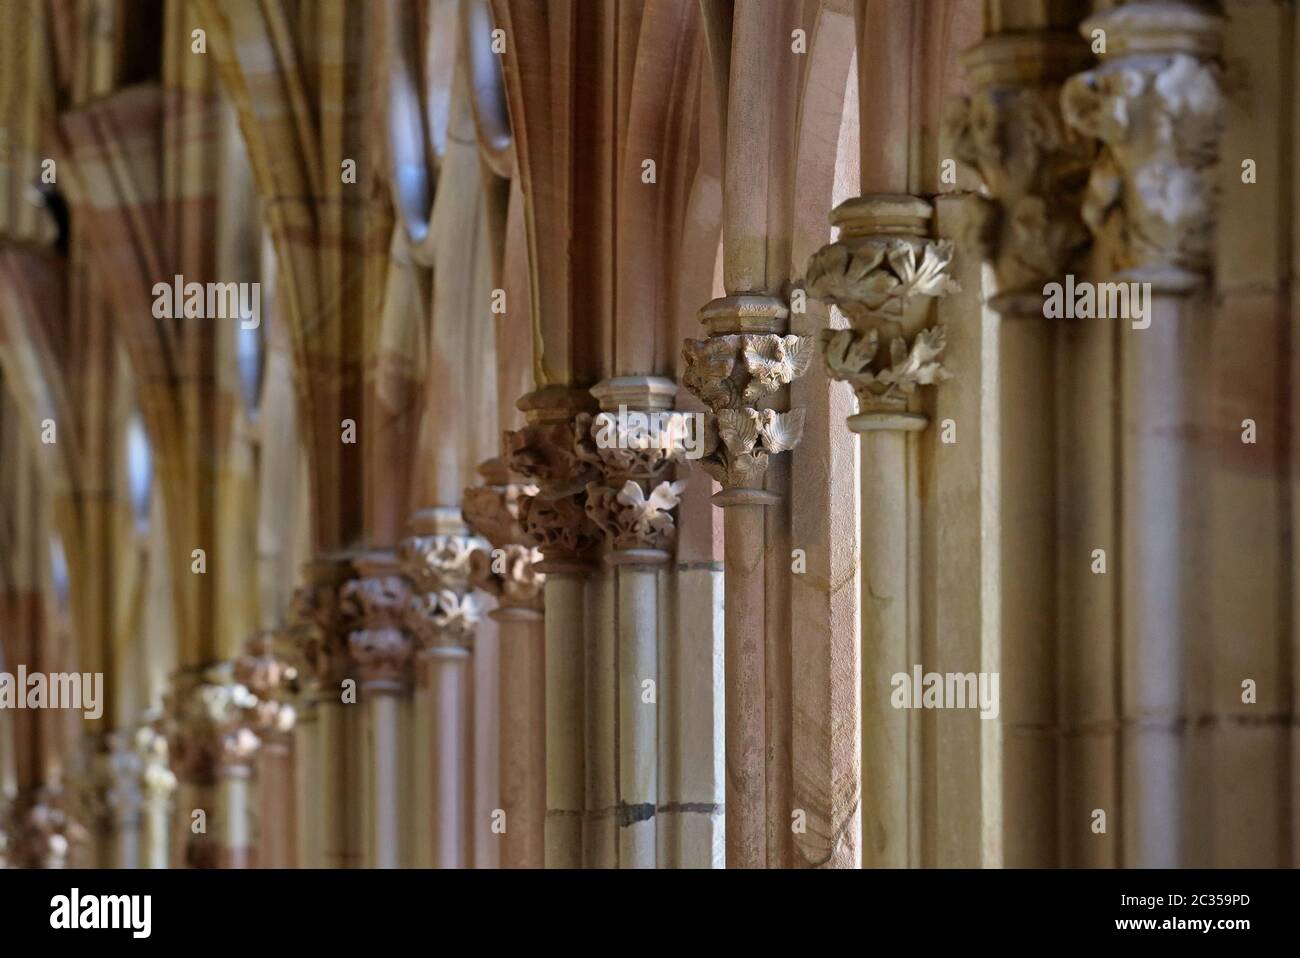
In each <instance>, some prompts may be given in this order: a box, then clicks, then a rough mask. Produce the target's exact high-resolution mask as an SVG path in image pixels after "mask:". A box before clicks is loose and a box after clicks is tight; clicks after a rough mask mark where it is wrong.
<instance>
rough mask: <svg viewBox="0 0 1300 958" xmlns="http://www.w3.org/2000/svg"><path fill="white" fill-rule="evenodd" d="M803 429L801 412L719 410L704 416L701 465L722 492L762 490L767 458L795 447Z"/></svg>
mask: <svg viewBox="0 0 1300 958" xmlns="http://www.w3.org/2000/svg"><path fill="white" fill-rule="evenodd" d="M803 427H804V411H803V410H802V409H792V410H790V411H789V412H784V413H782V412H777V411H775V410H773V409H753V408H751V407H748V406H746V407H744V408H741V409H720V410H718V412H717V414H716V415H714V416H707V417H705V429H704V455H703V457H702V458H701V459H700V466H701V468H703V469H704V471H705V472H707V473H708V474H709V475H710V476H712V477H713V478H714V479H716V480H717V481H718V483H719V484H720V485H721V486H722V487H723V488H724V489H761V488H762V486H763V477H764V476H765V475H766V473H767V458H768V456H769V455H772V454H774V453H781V452H788V451H789V450H791V449H793V448H794V447H795V446H797V445H798V444H799V440H800V439H801V438H803Z"/></svg>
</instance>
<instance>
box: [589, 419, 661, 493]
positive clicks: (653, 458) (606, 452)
mask: <svg viewBox="0 0 1300 958" xmlns="http://www.w3.org/2000/svg"><path fill="white" fill-rule="evenodd" d="M650 415H657V414H647V413H643V412H640V411H633V412H631V413H625V414H624V415H623V416H622V417H620V416H619V415H618V414H616V413H609V412H602V413H598V414H597V415H595V416H593V415H591V414H590V413H585V412H584V413H579V414H578V415H577V417H576V418H575V420H574V426H575V431H576V437H575V443H577V445H578V446H579V448H580V449H581V450H582V453H581V455H582V457H583V459H584V461H587V462H590V463H592V464H593V465H596V466H598V467H599V468H600V471H601V472H602V473H604V474H605V475H606V476H609V477H613V476H617V477H633V476H636V477H639V478H646V479H652V478H655V477H657V476H659V475H660V474H661V473H663V471H664V470H665V469H667V468H668V467H669V466H670V465H671V464H672V463H673V462H674V461H676V460H677V459H679V458H680V457H681V453H682V448H683V447H682V443H681V439H682V437H681V436H679V435H676V434H675V433H673V432H671V431H670V430H666V431H665V432H666V438H667V439H668V440H669V441H667V442H665V441H662V440H660V436H659V434H653V435H652V433H651V430H650V428H649V416H650ZM642 419H644V420H645V423H646V427H645V428H642V426H641V420H642Z"/></svg>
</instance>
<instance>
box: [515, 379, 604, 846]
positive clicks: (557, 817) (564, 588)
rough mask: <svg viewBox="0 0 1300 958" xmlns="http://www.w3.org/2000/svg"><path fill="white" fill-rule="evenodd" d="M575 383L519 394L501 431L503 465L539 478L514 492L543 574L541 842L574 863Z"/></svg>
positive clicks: (584, 567)
mask: <svg viewBox="0 0 1300 958" xmlns="http://www.w3.org/2000/svg"><path fill="white" fill-rule="evenodd" d="M592 405H593V403H592V398H591V395H590V394H589V393H588V392H587V391H586V390H582V389H576V388H568V387H563V386H548V387H544V388H542V389H539V390H537V391H535V392H532V393H529V394H528V395H527V396H524V397H523V398H522V399H521V400H520V401H519V408H520V409H522V410H523V411H524V413H525V416H526V419H527V425H526V426H525V427H524V428H523V429H520V430H516V431H513V432H507V433H506V435H505V445H506V453H505V464H506V467H507V468H508V469H509V470H510V471H511V472H513V473H515V474H517V475H520V476H523V477H524V478H526V479H529V480H531V481H534V482H536V483H537V484H538V486H539V492H538V493H537V495H535V496H531V497H525V498H523V499H521V501H520V506H519V521H520V524H521V525H522V526H523V529H524V531H525V532H526V533H527V534H528V536H529V538H530V539H531V540H532V541H534V542H536V543H537V545H538V547H539V548H540V549H541V553H542V562H540V563H538V564H537V569H538V570H539V571H541V572H544V573H545V574H546V586H545V603H546V610H547V616H546V664H545V669H544V673H545V676H546V694H545V701H546V849H545V865H546V867H547V868H580V867H582V864H583V816H584V811H585V809H586V808H587V798H586V788H587V785H586V783H587V767H586V765H587V763H586V749H585V740H586V735H585V713H586V706H585V693H586V681H585V649H586V647H587V629H588V615H587V608H586V606H587V599H586V592H587V589H586V583H587V579H588V577H589V576H590V575H591V573H592V572H593V569H594V567H593V564H592V561H591V555H592V553H593V551H594V550H595V549H596V547H597V546H598V545H599V544H600V530H599V529H598V528H597V527H596V526H595V524H594V523H592V521H591V519H590V518H589V517H588V516H587V512H586V500H587V492H586V483H587V482H588V481H589V480H590V479H592V478H594V473H593V470H592V469H591V468H590V465H589V464H588V463H585V462H583V461H582V460H581V458H580V457H579V456H578V454H577V452H576V451H575V448H574V441H575V437H576V434H577V430H576V427H575V425H574V417H575V415H576V414H577V413H579V412H589V411H591V406H592Z"/></svg>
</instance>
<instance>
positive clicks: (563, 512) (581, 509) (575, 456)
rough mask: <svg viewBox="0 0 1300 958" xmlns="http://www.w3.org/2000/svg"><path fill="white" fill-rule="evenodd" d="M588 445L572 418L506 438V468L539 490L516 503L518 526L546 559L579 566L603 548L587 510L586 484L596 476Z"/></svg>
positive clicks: (516, 432)
mask: <svg viewBox="0 0 1300 958" xmlns="http://www.w3.org/2000/svg"><path fill="white" fill-rule="evenodd" d="M584 443H585V440H584V439H583V437H582V436H581V434H580V433H579V430H578V429H577V426H576V423H575V421H574V420H572V419H570V420H567V421H565V422H562V423H547V424H537V425H528V426H525V427H524V428H523V429H519V430H516V431H513V432H507V433H506V434H505V450H506V453H505V466H506V468H507V469H508V470H509V471H510V472H512V473H514V474H516V475H519V476H522V477H524V478H525V479H528V480H532V481H534V482H536V483H537V484H538V486H539V490H538V492H537V493H536V494H535V495H533V496H524V497H520V499H519V500H518V517H519V525H520V526H521V527H522V529H523V531H524V534H525V537H526V538H527V540H528V544H531V545H534V546H536V547H537V548H539V549H540V550H541V551H542V554H543V556H545V557H546V559H548V560H558V561H575V560H578V561H580V560H583V559H584V558H585V557H586V556H587V555H588V554H589V553H590V552H592V551H593V550H594V549H595V548H596V547H597V546H598V545H599V544H600V530H598V529H597V528H596V527H595V526H594V525H593V524H592V522H591V520H590V519H589V518H588V517H587V511H586V502H587V491H586V485H587V483H588V482H590V481H592V480H594V479H596V478H597V477H598V472H597V468H596V464H595V462H593V461H592V459H591V457H590V456H589V450H587V449H586V448H585V445H584Z"/></svg>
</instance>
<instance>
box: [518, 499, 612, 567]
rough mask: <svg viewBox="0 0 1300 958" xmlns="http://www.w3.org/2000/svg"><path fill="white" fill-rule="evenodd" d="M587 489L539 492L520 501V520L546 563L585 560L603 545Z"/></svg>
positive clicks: (569, 562) (562, 563)
mask: <svg viewBox="0 0 1300 958" xmlns="http://www.w3.org/2000/svg"><path fill="white" fill-rule="evenodd" d="M586 504H587V492H586V489H585V488H584V489H583V491H582V492H581V493H579V494H574V495H568V496H559V497H550V496H548V495H546V494H545V493H539V494H538V495H536V496H532V497H530V498H528V499H524V500H522V501H521V502H520V504H519V522H520V524H521V525H522V526H523V527H524V532H525V533H527V535H528V538H529V539H530V540H531V541H532V542H534V543H536V544H537V547H538V548H539V549H540V550H541V552H542V556H543V558H544V561H545V562H546V563H559V564H561V565H566V564H572V563H583V562H585V561H587V559H588V558H589V557H590V555H591V553H593V552H594V551H595V550H596V549H597V548H599V546H600V541H601V540H600V530H599V529H598V528H597V527H596V525H595V523H593V522H592V521H591V518H590V517H589V516H588V515H587V510H586Z"/></svg>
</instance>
